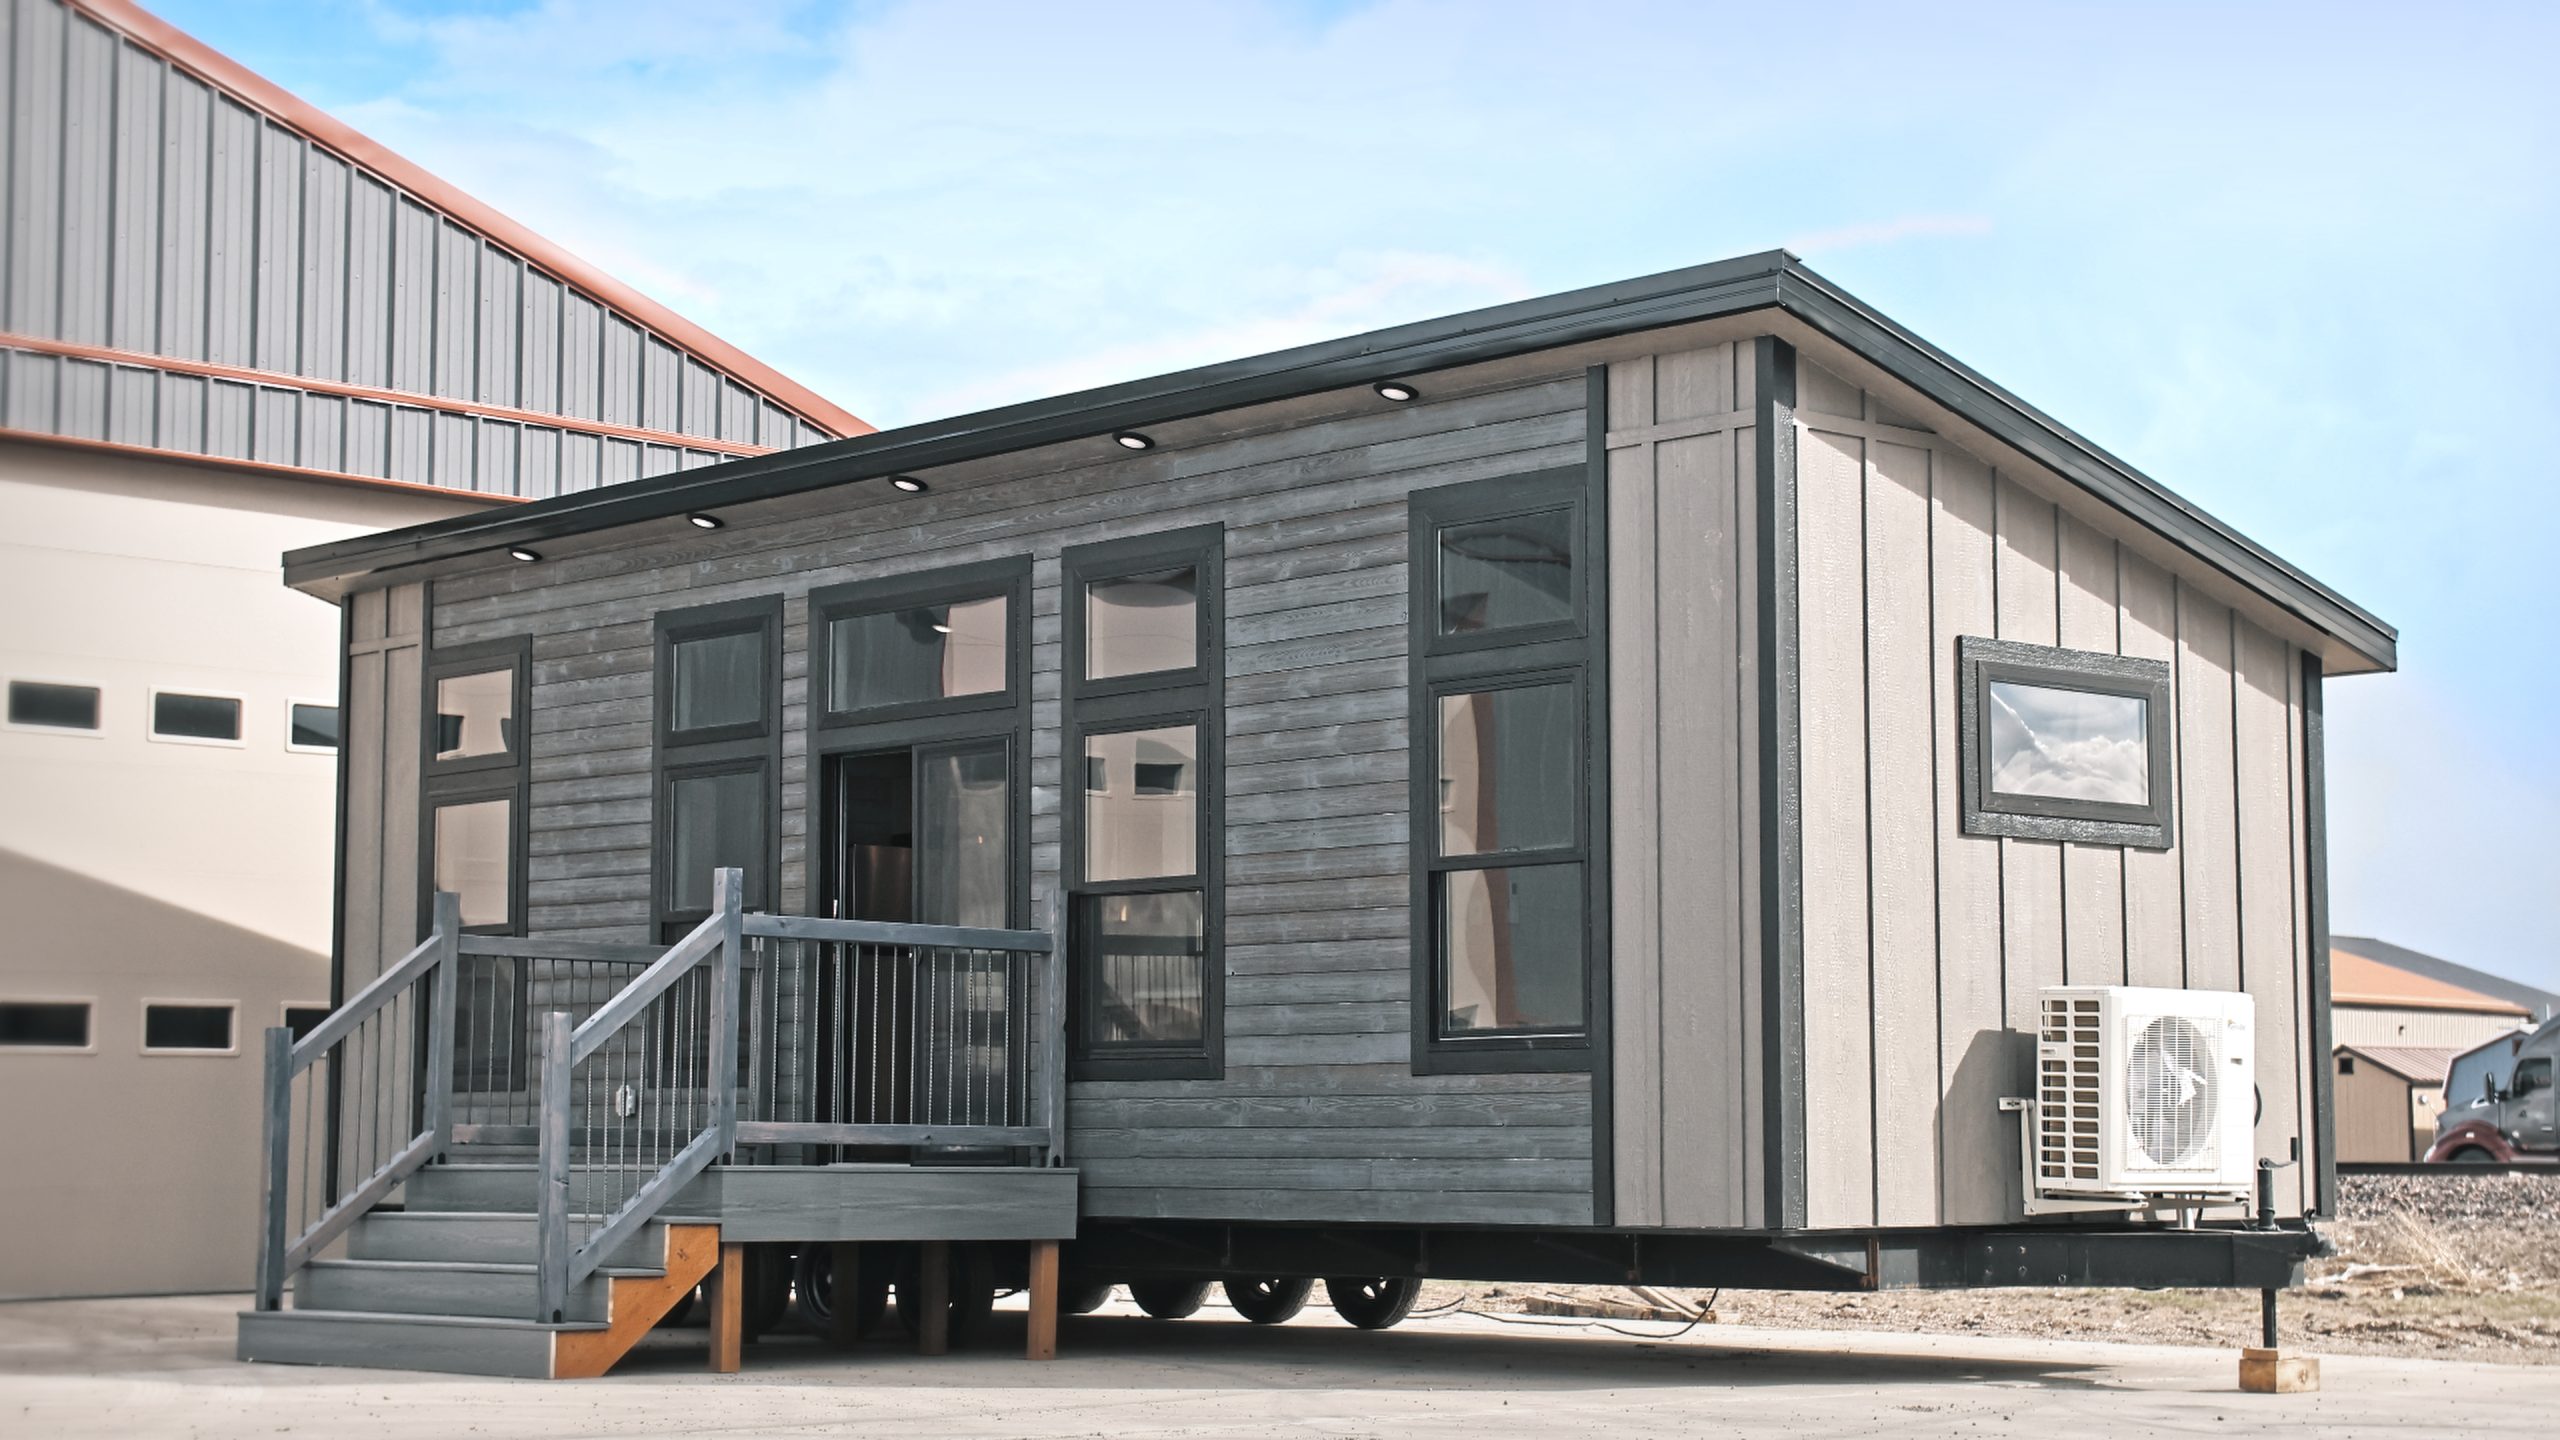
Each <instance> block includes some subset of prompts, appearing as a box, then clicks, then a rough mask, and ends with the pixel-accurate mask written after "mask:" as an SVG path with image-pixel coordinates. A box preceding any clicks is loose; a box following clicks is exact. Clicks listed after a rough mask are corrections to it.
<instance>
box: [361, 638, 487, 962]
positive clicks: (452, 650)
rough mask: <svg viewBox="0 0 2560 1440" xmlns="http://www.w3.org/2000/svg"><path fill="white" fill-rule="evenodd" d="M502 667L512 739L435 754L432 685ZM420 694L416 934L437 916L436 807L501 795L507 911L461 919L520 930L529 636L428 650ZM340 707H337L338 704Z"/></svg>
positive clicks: (482, 929) (482, 928) (481, 929)
mask: <svg viewBox="0 0 2560 1440" xmlns="http://www.w3.org/2000/svg"><path fill="white" fill-rule="evenodd" d="M500 669H507V670H511V671H512V672H513V675H514V682H513V684H514V688H513V699H512V701H511V702H510V703H511V705H512V707H513V717H514V720H515V743H514V744H512V745H511V746H509V747H508V748H507V749H506V750H505V751H503V752H501V753H499V754H496V755H474V756H470V757H468V758H465V759H459V760H441V761H440V760H438V759H436V685H437V682H439V681H441V680H444V679H446V678H449V677H451V676H455V675H478V674H482V673H485V672H488V671H494V670H500ZM421 679H422V683H421V684H420V685H419V687H418V690H419V697H418V709H419V717H418V775H419V786H418V788H419V805H418V934H419V936H420V937H421V938H423V937H424V936H425V935H426V933H427V931H428V929H429V928H430V927H431V926H433V925H434V923H435V894H436V812H437V811H438V810H441V809H443V808H444V807H446V806H448V805H468V804H474V803H477V802H479V801H484V800H499V799H503V800H506V801H508V802H509V804H508V807H507V852H508V853H507V919H506V923H505V924H503V925H466V926H464V927H463V929H464V931H465V932H466V933H470V934H475V935H522V934H524V933H525V925H526V914H527V906H526V894H527V877H526V875H525V870H526V867H527V865H528V863H529V861H530V859H531V855H530V848H531V847H530V841H529V836H530V833H531V831H532V824H531V820H530V817H529V816H528V815H527V814H526V809H527V807H528V806H529V805H530V804H531V801H532V791H533V786H532V775H533V760H532V748H533V703H532V702H533V639H532V637H531V636H526V635H517V636H510V637H508V638H506V639H503V640H485V641H479V642H476V643H473V644H468V645H450V646H444V647H441V648H438V649H433V650H430V651H428V652H427V656H426V664H425V665H424V667H423V669H422V675H421ZM342 713H343V712H342Z"/></svg>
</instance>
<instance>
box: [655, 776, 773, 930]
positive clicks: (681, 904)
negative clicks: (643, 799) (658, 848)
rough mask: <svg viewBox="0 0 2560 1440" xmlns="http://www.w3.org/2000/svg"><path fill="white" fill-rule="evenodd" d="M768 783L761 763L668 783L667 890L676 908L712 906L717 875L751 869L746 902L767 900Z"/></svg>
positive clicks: (703, 909) (689, 909)
mask: <svg viewBox="0 0 2560 1440" xmlns="http://www.w3.org/2000/svg"><path fill="white" fill-rule="evenodd" d="M764 801H765V783H764V770H763V768H762V767H761V766H759V767H758V768H756V769H752V770H732V771H729V772H727V773H725V774H716V775H686V776H681V777H678V778H676V779H673V780H670V781H669V782H668V783H667V808H668V810H669V812H670V816H669V820H668V826H667V837H668V844H667V863H668V864H669V865H670V866H671V867H672V868H673V870H674V872H675V873H673V874H671V875H669V876H668V877H667V894H668V895H669V896H670V897H672V898H671V900H670V903H669V907H668V908H670V909H674V910H687V911H691V910H700V911H705V912H708V911H709V910H710V909H711V875H712V872H713V871H714V870H718V869H722V868H726V867H734V868H736V869H739V870H742V871H744V872H746V873H745V875H744V877H743V879H744V880H745V883H746V894H745V896H744V901H745V903H746V904H747V905H749V906H751V907H754V906H761V905H763V904H764V893H763V892H764V853H765V818H764V815H765V805H764Z"/></svg>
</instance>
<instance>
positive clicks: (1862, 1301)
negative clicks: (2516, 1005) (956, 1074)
mask: <svg viewBox="0 0 2560 1440" xmlns="http://www.w3.org/2000/svg"><path fill="white" fill-rule="evenodd" d="M2338 1188H2339V1196H2338V1202H2339V1203H2338V1208H2339V1216H2338V1218H2337V1219H2336V1220H2334V1221H2329V1222H2325V1223H2323V1224H2322V1225H2321V1227H2320V1229H2321V1232H2322V1233H2323V1234H2325V1235H2327V1236H2328V1237H2329V1240H2330V1242H2331V1243H2332V1244H2333V1245H2334V1246H2335V1247H2336V1251H2337V1253H2336V1254H2334V1255H2331V1256H2328V1257H2325V1258H2323V1259H2319V1260H2314V1261H2313V1262H2311V1264H2310V1266H2309V1269H2308V1273H2307V1275H2306V1278H2305V1283H2304V1284H2303V1286H2302V1287H2301V1288H2300V1289H2297V1290H2293V1291H2289V1292H2287V1293H2286V1295H2285V1296H2284V1298H2283V1301H2282V1303H2281V1306H2280V1310H2279V1316H2280V1319H2281V1322H2282V1332H2283V1336H2284V1342H2285V1344H2287V1345H2288V1346H2300V1347H2302V1348H2304V1349H2307V1350H2310V1351H2312V1352H2314V1353H2323V1352H2325V1353H2329V1354H2365V1355H2397V1356H2405V1357H2415V1358H2435V1359H2464V1360H2486V1361H2493V1362H2499V1363H2505V1364H2522V1365H2550V1364H2560V1173H2554V1174H2552V1175H2507V1174H2488V1175H2467V1174H2448V1175H2417V1176H2403V1175H2390V1176H2347V1177H2345V1178H2343V1179H2342V1180H2341V1181H2340V1182H2339V1187H2338ZM1665 1298H1667V1299H1670V1300H1673V1301H1674V1302H1675V1304H1673V1305H1665V1304H1650V1305H1646V1304H1636V1305H1634V1306H1633V1307H1632V1308H1633V1309H1634V1311H1635V1313H1636V1314H1639V1315H1645V1316H1648V1317H1651V1318H1647V1319H1642V1320H1632V1319H1622V1318H1619V1317H1620V1316H1622V1315H1624V1314H1625V1313H1626V1311H1627V1309H1628V1308H1629V1307H1630V1302H1631V1301H1633V1300H1634V1299H1635V1297H1632V1296H1631V1295H1630V1294H1629V1292H1627V1291H1626V1290H1623V1289H1614V1288H1608V1287H1597V1286H1594V1287H1568V1286H1555V1287H1533V1286H1517V1285H1509V1286H1490V1285H1456V1284H1438V1283H1434V1284H1431V1285H1427V1286H1425V1287H1424V1290H1423V1295H1422V1298H1421V1301H1420V1304H1419V1305H1418V1306H1417V1307H1416V1308H1417V1311H1422V1310H1430V1309H1434V1308H1438V1307H1442V1306H1448V1307H1452V1308H1462V1309H1468V1310H1475V1311H1479V1312H1482V1313H1487V1314H1517V1315H1522V1316H1523V1318H1524V1319H1528V1318H1540V1319H1541V1320H1542V1323H1549V1324H1553V1323H1574V1322H1572V1321H1570V1320H1566V1321H1562V1322H1559V1321H1557V1320H1555V1319H1544V1318H1543V1317H1533V1316H1531V1315H1530V1314H1528V1312H1531V1311H1533V1310H1542V1311H1545V1312H1547V1314H1548V1315H1553V1314H1555V1313H1556V1312H1557V1311H1558V1310H1569V1307H1570V1303H1571V1302H1577V1301H1578V1302H1583V1303H1589V1304H1596V1305H1606V1306H1607V1307H1609V1308H1608V1311H1607V1314H1608V1316H1609V1318H1607V1319H1605V1320H1604V1319H1600V1318H1597V1317H1595V1318H1591V1319H1587V1320H1584V1321H1583V1322H1581V1323H1585V1324H1611V1325H1618V1326H1621V1327H1623V1328H1625V1329H1627V1330H1629V1331H1636V1332H1654V1331H1660V1332H1668V1331H1669V1330H1671V1329H1673V1328H1675V1327H1677V1326H1678V1325H1680V1324H1682V1323H1684V1322H1685V1320H1686V1318H1687V1317H1686V1316H1685V1315H1684V1314H1683V1313H1681V1310H1680V1309H1679V1308H1676V1302H1677V1301H1681V1300H1686V1301H1690V1302H1692V1303H1703V1302H1707V1301H1708V1300H1709V1292H1701V1291H1682V1292H1676V1294H1675V1295H1674V1296H1671V1297H1665ZM1557 1300H1562V1301H1565V1302H1568V1304H1567V1305H1565V1306H1559V1305H1556V1304H1555V1303H1553V1302H1555V1301H1557ZM1712 1303H1713V1308H1714V1313H1715V1316H1716V1319H1717V1320H1718V1321H1719V1322H1721V1323H1725V1324H1736V1325H1764V1326H1772V1327H1777V1328H1784V1329H1805V1330H1894V1331H1903V1332H1918V1333H1936V1334H1957V1335H2007V1336H2019V1337H2026V1338H2037V1339H2049V1340H2113V1341H2123V1342H2130V1343H2136V1344H2147V1345H2205V1346H2215V1347H2219V1348H2224V1349H2229V1348H2233V1347H2236V1346H2240V1345H2251V1344H2255V1343H2257V1334H2258V1297H2257V1295H2256V1294H2255V1293H2254V1292H2233V1291H2227V1290H2155V1291H2142V1290H1969V1291H1940V1292H1928V1291H1895V1292H1889V1293H1885V1294H1874V1295H1868V1294H1857V1295H1824V1294H1803V1293H1793V1292H1770V1291H1736V1290H1729V1291H1725V1292H1723V1293H1722V1294H1721V1295H1717V1296H1715V1297H1714V1298H1713V1302H1712Z"/></svg>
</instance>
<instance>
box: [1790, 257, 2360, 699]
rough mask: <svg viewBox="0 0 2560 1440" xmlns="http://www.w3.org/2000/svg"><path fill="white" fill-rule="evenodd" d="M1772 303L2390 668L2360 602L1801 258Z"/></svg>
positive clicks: (2357, 650) (1791, 266) (2314, 625)
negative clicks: (1896, 320) (1776, 301)
mask: <svg viewBox="0 0 2560 1440" xmlns="http://www.w3.org/2000/svg"><path fill="white" fill-rule="evenodd" d="M1779 284H1780V289H1781V291H1782V299H1781V302H1780V303H1781V306H1782V308H1784V309H1785V310H1786V311H1787V312H1788V313H1789V314H1792V315H1794V316H1796V317H1797V318H1798V319H1801V320H1803V321H1804V322H1805V323H1806V324H1809V325H1811V326H1813V327H1814V328H1815V329H1817V330H1819V331H1821V332H1822V333H1823V334H1825V335H1827V336H1829V337H1830V338H1832V339H1834V340H1837V341H1839V342H1840V343H1841V344H1843V345H1846V346H1848V347H1849V348H1850V349H1852V350H1854V351H1856V352H1858V353H1859V354H1861V355H1864V356H1865V357H1866V358H1867V359H1869V360H1871V361H1873V362H1875V363H1876V364H1877V365H1878V366H1880V367H1882V368H1883V369H1885V370H1886V371H1888V372H1890V373H1891V374H1893V375H1895V376H1897V377H1899V378H1900V379H1902V380H1903V381H1905V382H1907V383H1908V384H1910V385H1911V386H1912V388H1914V389H1916V390H1918V391H1919V392H1920V393H1921V394H1923V395H1926V396H1928V397H1929V398H1930V399H1931V400H1932V401H1935V402H1936V403H1938V404H1940V405H1943V406H1945V407H1946V408H1947V409H1949V410H1951V411H1954V412H1955V413H1956V414H1958V415H1960V416H1962V417H1964V418H1965V419H1966V420H1968V421H1971V422H1972V423H1974V424H1976V425H1979V426H1981V427H1982V428H1983V429H1984V430H1986V431H1988V432H1990V433H1991V434H1992V435H1993V436H1994V437H1996V438H1998V439H1999V440H2001V441H2003V442H2005V443H2007V444H2009V445H2011V446H2014V447H2015V448H2017V449H2018V450H2020V451H2022V452H2024V453H2025V454H2027V455H2029V456H2031V457H2033V458H2034V459H2036V460H2037V461H2039V462H2041V463H2043V464H2045V465H2048V466H2050V467H2052V468H2053V469H2054V470H2055V471H2056V472H2057V473H2059V474H2061V475H2063V476H2064V477H2066V478H2068V479H2071V480H2074V481H2077V482H2078V483H2079V485H2080V486H2081V488H2082V489H2085V490H2087V491H2089V492H2090V493H2091V494H2093V495H2096V496H2097V497H2098V498H2099V499H2101V500H2103V501H2105V502H2107V503H2108V504H2109V505H2112V506H2114V507H2115V508H2116V509H2117V510H2118V511H2120V512H2122V513H2123V514H2125V515H2126V516H2128V517H2130V518H2132V519H2133V520H2135V521H2138V522H2140V523H2141V524H2142V525H2144V526H2145V527H2146V528H2148V529H2150V530H2152V531H2154V532H2155V533H2157V534H2160V535H2163V536H2165V537H2167V538H2168V539H2170V540H2171V541H2173V542H2175V543H2176V544H2178V545H2179V546H2180V547H2182V548H2184V549H2185V550H2186V551H2187V552H2188V553H2190V554H2192V555H2194V556H2195V557H2196V558H2197V559H2199V560H2202V561H2204V562H2206V563H2207V564H2210V565H2212V566H2214V567H2216V568H2217V569H2220V570H2223V571H2225V572H2227V573H2229V574H2232V575H2234V576H2237V577H2238V578H2239V579H2241V580H2242V581H2244V582H2246V583H2248V585H2249V586H2250V588H2252V589H2254V590H2256V591H2258V592H2259V593H2260V594H2262V595H2264V596H2266V597H2267V598H2268V599H2270V600H2272V601H2274V602H2275V603H2276V604H2278V605H2280V606H2282V607H2284V609H2286V610H2287V611H2290V612H2291V613H2292V614H2294V615H2296V616H2298V617H2300V618H2301V619H2302V620H2304V621H2305V622H2307V623H2309V624H2310V625H2312V626H2313V627H2314V628H2316V629H2318V630H2320V631H2321V632H2322V633H2324V634H2327V635H2331V636H2334V637H2336V638H2337V639H2338V640H2340V641H2342V642H2344V643H2345V644H2346V645H2348V646H2349V647H2350V648H2352V649H2353V650H2355V651H2356V653H2358V654H2360V655H2362V656H2364V657H2365V658H2366V659H2368V660H2371V661H2373V662H2374V663H2375V664H2377V665H2379V666H2381V667H2382V668H2383V669H2386V670H2391V669H2397V668H2398V665H2399V643H2398V642H2399V632H2398V631H2397V630H2396V629H2394V628H2393V627H2392V626H2390V625H2389V624H2387V623H2385V622H2384V621H2383V620H2382V619H2381V618H2380V617H2378V616H2376V615H2374V614H2373V613H2372V612H2371V611H2369V610H2366V609H2365V608H2364V607H2363V606H2361V605H2358V604H2356V603H2355V602H2354V601H2352V600H2349V599H2348V598H2346V597H2345V596H2344V595H2341V594H2339V593H2338V592H2337V591H2335V590H2333V589H2331V588H2330V587H2328V586H2327V585H2324V584H2322V583H2320V582H2319V581H2318V580H2315V579H2313V578H2312V577H2311V576H2310V575H2308V574H2306V573H2304V572H2303V571H2301V570H2299V569H2297V568H2295V567H2294V566H2293V565H2291V564H2289V563H2287V562H2286V561H2285V560H2283V559H2281V558H2279V557H2278V556H2277V555H2276V554H2275V553H2274V552H2272V551H2270V550H2268V549H2267V548H2266V547H2265V546H2263V545H2260V544H2258V543H2257V542H2256V541H2254V540H2251V539H2250V538H2249V537H2248V536H2246V535H2243V534H2241V533H2240V532H2239V531H2237V530H2234V529H2232V528H2231V527H2230V526H2229V525H2227V524H2225V523H2223V522H2222V521H2220V520H2218V519H2216V518H2214V517H2213V516H2212V515H2210V514H2208V513H2207V512H2205V511H2204V510H2201V509H2199V508H2197V507H2196V505H2195V504H2193V503H2192V502H2190V501H2189V500H2187V499H2186V498H2185V497H2184V496H2182V495H2180V494H2178V493H2177V492H2176V491H2174V490H2171V489H2170V488H2169V487H2168V486H2166V485H2163V484H2161V483H2160V482H2159V481H2157V480H2154V479H2152V478H2151V477H2150V476H2148V475H2145V474H2143V473H2142V472H2141V471H2139V470H2136V469H2134V468H2133V467H2132V466H2131V465H2128V464H2126V463H2125V462H2124V461H2122V460H2119V459H2117V458H2116V457H2115V456H2113V455H2111V454H2109V453H2107V451H2106V450H2105V449H2103V448H2101V447H2100V446H2099V445H2097V444H2096V443H2095V442H2093V441H2091V440H2089V439H2088V438H2087V437H2085V436H2083V435H2081V434H2080V433H2079V432H2077V431H2075V430H2073V429H2071V428H2070V427H2069V426H2067V425H2064V424H2062V423H2061V422H2060V421H2058V420H2055V419H2054V418H2053V417H2052V416H2050V415H2047V414H2045V413H2044V412H2043V411H2041V410H2038V409H2036V408H2035V407H2034V406H2032V405H2029V404H2028V403H2027V402H2026V401H2024V400H2021V399H2019V398H2018V397H2017V396H2016V395H2013V394H2011V393H2010V392H2009V391H2007V390H2006V389H2003V388H2002V387H2001V386H1999V385H1998V384H1995V383H1994V382H1992V381H1991V380H1990V379H1988V378H1987V377H1985V376H1984V375H1982V374H1981V373H1980V372H1978V371H1976V370H1974V369H1973V368H1972V367H1971V366H1968V365H1966V364H1965V363H1964V362H1962V361H1960V360H1958V359H1956V358H1955V357H1954V356H1952V355H1949V354H1947V353H1946V352H1945V351H1943V350H1940V349H1939V348H1938V347H1937V346H1935V345H1932V344H1930V343H1929V342H1928V341H1926V340H1923V339H1921V338H1920V337H1919V336H1918V335H1915V334H1913V333H1912V332H1911V331H1909V330H1906V329H1904V328H1903V327H1902V326H1900V325H1897V324H1895V323H1894V322H1893V321H1892V320H1890V319H1887V318H1886V317H1885V316H1884V315H1882V314H1880V313H1878V312H1877V311H1876V310H1875V309H1874V308H1873V307H1871V306H1868V305H1866V304H1865V303H1863V302H1861V301H1860V300H1858V299H1857V298H1856V297H1855V296H1852V295H1850V294H1849V293H1848V292H1846V291H1844V290H1842V289H1840V288H1839V287H1838V286H1836V285H1833V284H1832V283H1831V282H1830V281H1828V280H1825V279H1823V278H1822V277H1821V276H1820V275H1818V274H1816V273H1814V272H1813V271H1812V270H1811V269H1808V268H1806V267H1805V266H1804V265H1802V264H1801V263H1798V264H1794V265H1790V266H1789V267H1788V268H1787V272H1786V274H1785V275H1784V276H1783V277H1781V279H1780V282H1779Z"/></svg>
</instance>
